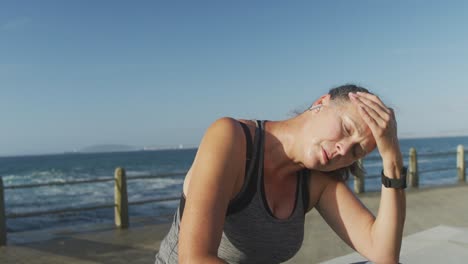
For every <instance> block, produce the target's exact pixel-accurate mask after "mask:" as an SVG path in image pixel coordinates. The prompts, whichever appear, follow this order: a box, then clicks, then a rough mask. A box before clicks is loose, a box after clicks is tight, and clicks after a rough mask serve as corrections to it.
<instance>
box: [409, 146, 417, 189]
mask: <svg viewBox="0 0 468 264" xmlns="http://www.w3.org/2000/svg"><path fill="white" fill-rule="evenodd" d="M409 183H410V184H409V185H410V186H411V187H414V188H417V187H419V174H418V155H417V153H416V149H415V148H410V151H409Z"/></svg>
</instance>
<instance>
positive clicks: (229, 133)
mask: <svg viewBox="0 0 468 264" xmlns="http://www.w3.org/2000/svg"><path fill="white" fill-rule="evenodd" d="M244 141H245V139H244V136H243V132H242V128H241V126H240V124H239V121H237V120H236V119H234V118H231V117H222V118H219V119H217V120H215V121H214V122H213V123H212V124H211V125H210V126H209V127H208V128H207V130H206V131H205V134H204V136H203V138H202V141H201V143H200V146H199V148H198V150H197V153H196V155H195V159H194V161H193V164H192V166H191V168H190V170H189V171H188V173H187V176H186V178H185V182H184V193H185V194H186V195H187V194H188V192H189V186H190V182H191V180H192V178H194V177H196V178H198V179H200V178H204V176H205V175H207V173H208V174H209V172H208V171H211V170H212V169H214V168H217V171H218V173H220V172H222V175H219V177H229V178H232V177H234V178H237V176H238V173H237V172H238V171H239V172H242V171H241V170H238V168H242V164H244V162H245V161H244V158H243V157H245V155H244V154H243V153H244V152H245V150H244V149H245V142H244ZM196 172H197V173H196ZM234 181H235V182H237V180H234Z"/></svg>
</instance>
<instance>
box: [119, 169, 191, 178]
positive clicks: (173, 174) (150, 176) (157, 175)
mask: <svg viewBox="0 0 468 264" xmlns="http://www.w3.org/2000/svg"><path fill="white" fill-rule="evenodd" d="M184 174H187V172H186V171H185V172H184V171H183V172H174V173H164V174H156V175H141V176H128V177H127V180H140V179H152V178H155V179H157V178H165V177H171V176H178V175H184Z"/></svg>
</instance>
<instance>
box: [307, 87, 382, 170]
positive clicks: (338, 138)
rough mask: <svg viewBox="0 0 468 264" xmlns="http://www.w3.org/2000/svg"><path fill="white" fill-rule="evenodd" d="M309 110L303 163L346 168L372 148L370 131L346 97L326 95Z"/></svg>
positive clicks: (311, 166)
mask: <svg viewBox="0 0 468 264" xmlns="http://www.w3.org/2000/svg"><path fill="white" fill-rule="evenodd" d="M317 103H320V104H322V107H321V108H320V109H319V110H312V111H310V112H309V113H307V114H308V115H310V122H308V124H307V125H306V126H305V129H304V133H305V138H306V141H307V142H306V144H304V145H303V146H308V147H306V149H305V160H304V163H305V166H306V167H307V168H309V169H316V170H321V171H333V170H336V169H339V168H343V167H347V166H349V165H351V164H352V163H353V162H355V161H356V160H358V159H360V158H362V157H364V156H365V155H366V154H367V153H370V152H371V151H372V150H374V148H375V146H376V144H375V140H374V137H373V135H372V132H371V130H370V129H369V127H368V126H367V124H366V122H365V121H364V120H363V119H362V117H361V115H360V114H359V112H358V109H357V106H356V105H354V104H353V103H352V102H350V101H349V100H347V101H344V100H340V101H336V100H334V101H331V100H330V99H329V95H326V96H324V97H322V98H321V99H320V100H319V101H318V102H317Z"/></svg>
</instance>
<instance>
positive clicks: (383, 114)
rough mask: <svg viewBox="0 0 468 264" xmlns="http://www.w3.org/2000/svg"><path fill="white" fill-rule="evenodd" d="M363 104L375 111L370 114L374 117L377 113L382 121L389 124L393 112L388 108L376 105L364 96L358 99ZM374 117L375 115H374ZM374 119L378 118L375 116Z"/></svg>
mask: <svg viewBox="0 0 468 264" xmlns="http://www.w3.org/2000/svg"><path fill="white" fill-rule="evenodd" d="M356 98H357V99H358V100H359V101H360V102H361V103H363V104H364V105H366V106H368V107H370V108H371V109H372V110H373V111H372V112H369V114H371V115H372V113H376V114H377V115H378V116H379V118H380V119H382V120H383V121H384V122H389V121H390V119H391V117H392V115H391V110H390V109H388V108H384V107H382V106H381V105H380V104H377V103H375V102H374V101H372V100H369V99H367V98H365V97H362V96H357V97H356ZM372 116H374V115H372ZM374 118H377V117H376V116H374Z"/></svg>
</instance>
